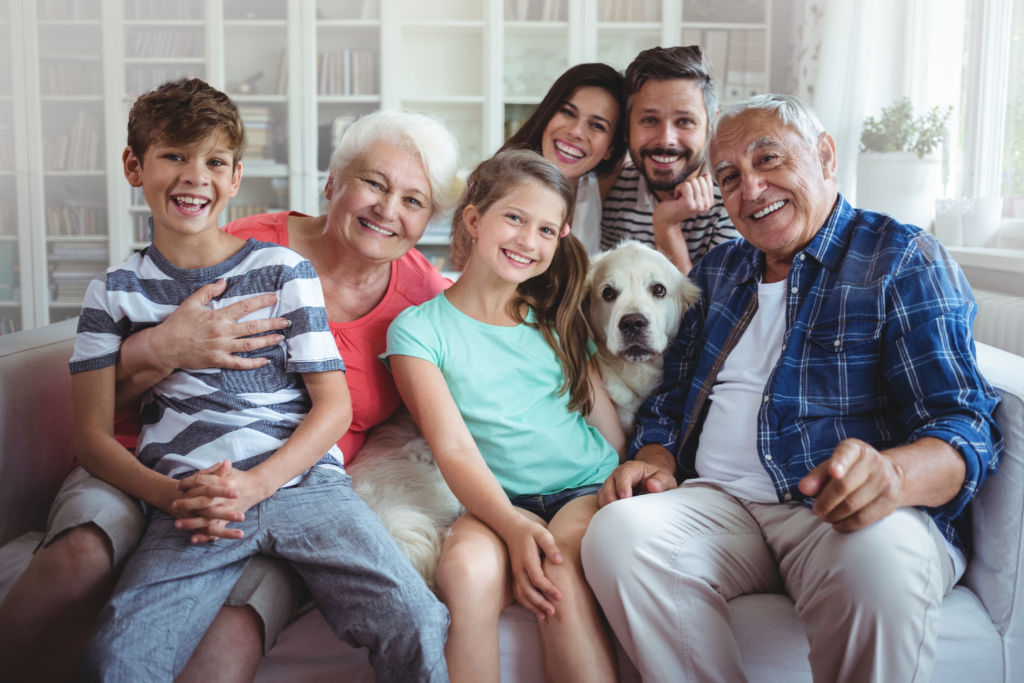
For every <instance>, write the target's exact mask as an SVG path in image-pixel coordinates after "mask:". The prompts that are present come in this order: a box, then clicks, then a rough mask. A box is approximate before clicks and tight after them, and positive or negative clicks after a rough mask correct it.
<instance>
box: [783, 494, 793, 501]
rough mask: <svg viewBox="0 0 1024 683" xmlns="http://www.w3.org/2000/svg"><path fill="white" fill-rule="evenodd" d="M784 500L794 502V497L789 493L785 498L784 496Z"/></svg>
mask: <svg viewBox="0 0 1024 683" xmlns="http://www.w3.org/2000/svg"><path fill="white" fill-rule="evenodd" d="M783 498H785V499H786V500H793V496H792V494H789V493H787V494H786V495H784V496H783Z"/></svg>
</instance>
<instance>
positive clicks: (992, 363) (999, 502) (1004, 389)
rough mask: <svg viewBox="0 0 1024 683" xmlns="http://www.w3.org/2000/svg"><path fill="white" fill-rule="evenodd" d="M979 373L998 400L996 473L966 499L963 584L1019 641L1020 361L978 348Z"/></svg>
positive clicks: (1023, 544)
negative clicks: (968, 544)
mask: <svg viewBox="0 0 1024 683" xmlns="http://www.w3.org/2000/svg"><path fill="white" fill-rule="evenodd" d="M977 347H978V364H979V367H980V368H981V373H982V375H984V376H985V378H986V379H988V381H989V382H990V383H991V384H992V386H994V387H995V388H996V389H997V390H998V391H999V394H1000V396H1001V397H1002V401H1001V402H1000V404H999V407H998V408H997V409H996V413H995V418H996V422H997V423H998V424H999V429H1000V430H1001V431H1002V433H1003V447H1004V448H1003V459H1002V462H1001V464H1000V466H999V472H997V473H996V475H995V476H993V477H990V478H989V479H987V480H986V481H985V483H984V484H983V485H982V487H981V490H980V491H978V495H977V496H975V498H974V500H973V501H971V515H972V525H973V531H974V552H973V554H972V556H971V558H970V560H969V562H968V566H967V572H966V573H965V574H964V577H963V579H962V583H963V584H964V585H965V586H967V587H968V588H970V589H971V591H972V592H973V593H974V594H975V595H977V596H978V598H979V599H980V600H981V602H982V604H983V605H984V606H985V609H986V610H987V611H988V613H989V616H990V617H991V618H992V623H993V624H994V626H995V628H996V630H997V631H998V632H999V633H1000V634H1001V635H1002V636H1003V637H1004V639H1006V638H1009V639H1022V638H1024V614H1021V612H1022V611H1024V596H1021V592H1022V590H1021V589H1024V571H1022V566H1024V358H1021V357H1020V356H1015V355H1013V354H1010V353H1007V352H1006V351H1001V350H999V349H996V348H994V347H991V346H987V345H985V344H978V345H977Z"/></svg>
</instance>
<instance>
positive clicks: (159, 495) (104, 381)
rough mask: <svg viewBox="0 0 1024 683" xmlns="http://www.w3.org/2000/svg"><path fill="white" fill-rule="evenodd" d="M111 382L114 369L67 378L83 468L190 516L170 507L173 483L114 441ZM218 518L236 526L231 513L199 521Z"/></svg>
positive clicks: (230, 533)
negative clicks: (68, 379)
mask: <svg viewBox="0 0 1024 683" xmlns="http://www.w3.org/2000/svg"><path fill="white" fill-rule="evenodd" d="M114 377H115V369H114V366H113V365H111V366H108V367H105V368H100V369H97V370H87V371H85V372H78V373H75V374H73V375H72V376H71V400H72V405H73V407H74V435H75V437H74V438H75V451H76V452H77V454H78V459H79V461H80V462H81V464H82V467H83V468H85V470H86V471H87V472H89V474H92V475H93V476H95V477H97V478H99V479H102V480H103V481H105V482H107V483H108V484H111V485H112V486H116V487H117V488H119V489H121V490H122V491H124V492H125V493H127V494H128V495H130V496H134V497H135V498H138V499H139V500H143V501H145V502H146V503H149V504H150V505H153V506H154V507H157V508H159V509H161V510H163V511H164V512H166V513H168V514H171V515H174V516H175V517H182V516H184V515H186V514H189V513H188V512H187V511H184V510H182V511H178V510H175V509H174V507H173V503H174V500H175V499H176V498H177V497H178V495H179V494H178V490H177V486H176V484H177V482H175V481H174V480H173V479H171V478H170V477H168V476H165V475H163V474H160V473H159V472H154V471H153V470H151V469H149V468H148V467H146V466H145V465H143V464H142V463H140V462H139V461H138V460H137V459H136V458H135V457H134V456H133V455H132V454H131V453H129V452H128V451H127V450H126V449H125V448H124V447H123V446H121V444H119V443H118V442H117V441H116V440H115V439H114ZM211 493H218V492H217V491H213V492H211ZM219 493H220V496H221V497H223V498H225V499H226V498H227V497H228V496H230V492H225V491H219ZM217 519H219V520H224V521H238V518H237V516H236V515H234V514H233V513H230V512H224V513H222V514H219V515H215V516H213V517H212V518H210V519H202V520H201V521H202V523H203V525H204V526H206V525H210V524H211V523H213V522H214V520H217ZM238 534H240V532H238V530H236V529H225V530H224V532H223V533H221V534H218V535H222V536H224V537H226V538H236V537H240V536H239V535H238Z"/></svg>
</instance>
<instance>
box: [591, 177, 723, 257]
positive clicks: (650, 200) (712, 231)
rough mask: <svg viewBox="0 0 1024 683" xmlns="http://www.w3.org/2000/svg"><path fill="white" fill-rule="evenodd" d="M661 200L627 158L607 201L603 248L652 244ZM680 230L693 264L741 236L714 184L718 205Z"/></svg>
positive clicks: (602, 229)
mask: <svg viewBox="0 0 1024 683" xmlns="http://www.w3.org/2000/svg"><path fill="white" fill-rule="evenodd" d="M658 202H659V199H658V197H657V196H656V195H655V194H654V193H653V192H651V191H650V189H649V188H648V187H647V181H646V180H645V179H644V177H643V176H642V175H641V174H640V169H638V168H637V167H636V166H634V165H633V163H632V162H631V161H627V162H626V166H625V167H624V168H623V169H622V173H620V174H619V177H618V179H617V180H616V181H615V184H614V185H612V187H611V189H610V190H609V191H608V196H607V197H606V198H605V200H604V211H603V213H602V216H601V249H612V248H613V247H615V246H616V245H617V244H618V243H619V242H621V241H622V240H627V239H633V240H639V241H640V242H643V243H644V244H649V245H651V246H652V247H653V246H654V207H656V206H657V205H658ZM680 229H681V230H682V231H683V233H684V234H685V235H686V246H687V247H688V248H689V251H690V261H692V262H693V265H697V262H698V261H700V259H701V257H703V256H704V254H706V253H708V250H710V249H711V248H712V247H714V246H717V245H719V244H721V243H722V242H727V241H729V240H731V239H735V238H737V237H739V236H740V234H739V233H738V232H736V228H734V227H733V226H732V221H731V220H729V214H728V213H726V211H725V205H724V204H722V193H721V192H720V191H719V190H718V185H715V205H714V206H712V207H711V209H710V210H709V211H707V213H702V214H701V215H699V216H695V217H693V218H690V219H688V220H685V221H683V223H682V225H681V226H680Z"/></svg>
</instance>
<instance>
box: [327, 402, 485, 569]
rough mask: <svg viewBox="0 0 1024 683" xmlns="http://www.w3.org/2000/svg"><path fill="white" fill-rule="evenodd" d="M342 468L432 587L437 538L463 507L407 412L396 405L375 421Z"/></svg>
mask: <svg viewBox="0 0 1024 683" xmlns="http://www.w3.org/2000/svg"><path fill="white" fill-rule="evenodd" d="M346 470H347V471H348V473H349V474H350V475H352V489H353V490H354V491H355V492H356V494H357V495H358V496H359V497H360V498H362V499H363V501H365V502H366V504H367V505H368V506H369V507H370V509H371V510H373V512H374V513H375V514H376V515H377V516H378V517H379V518H380V521H381V522H383V523H384V527H385V528H386V529H387V530H388V531H389V532H390V533H391V535H392V536H393V537H394V539H395V541H396V542H397V543H398V547H399V548H400V549H401V550H402V552H403V553H405V556H406V557H408V558H409V561H410V562H412V566H413V567H414V568H415V569H416V571H418V572H419V573H420V575H421V576H423V579H424V581H426V582H427V585H428V586H430V587H431V589H433V588H434V575H435V571H436V569H437V560H438V558H439V557H440V555H441V542H442V541H443V540H444V537H445V536H446V535H447V533H448V528H449V527H450V526H451V525H452V523H453V522H454V521H455V520H456V519H458V518H459V515H461V514H462V513H463V512H464V510H465V508H463V507H462V504H461V503H459V501H458V499H456V498H455V495H454V494H453V493H452V492H451V489H449V488H448V484H446V483H445V481H444V477H442V476H441V472H440V470H438V469H437V464H436V463H435V462H434V455H433V453H431V452H430V446H428V445H427V440H426V439H424V438H423V435H422V434H421V433H420V430H419V429H418V428H417V427H416V423H415V422H414V421H413V419H412V416H411V415H409V412H408V411H407V410H405V408H404V407H403V408H399V409H398V410H397V411H396V412H395V414H394V415H392V416H391V417H390V418H388V419H387V420H386V421H384V422H382V423H381V424H379V425H377V426H376V427H374V428H373V430H372V431H371V433H370V436H369V437H368V438H367V439H366V443H365V444H363V447H362V448H360V449H359V453H358V454H356V457H355V459H354V460H353V461H352V462H351V463H349V464H348V467H346Z"/></svg>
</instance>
